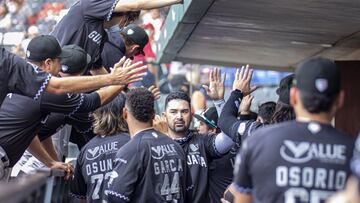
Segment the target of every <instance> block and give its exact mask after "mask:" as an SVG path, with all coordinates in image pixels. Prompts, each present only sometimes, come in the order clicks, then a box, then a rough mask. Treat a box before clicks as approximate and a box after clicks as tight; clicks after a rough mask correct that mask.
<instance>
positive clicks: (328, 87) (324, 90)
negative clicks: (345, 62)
mask: <svg viewBox="0 0 360 203" xmlns="http://www.w3.org/2000/svg"><path fill="white" fill-rule="evenodd" d="M294 85H295V86H296V87H297V88H299V89H300V90H301V91H304V92H307V93H310V94H315V95H323V96H334V95H337V94H338V93H339V91H340V70H339V68H338V67H337V65H336V64H335V63H334V62H333V61H331V60H329V59H325V58H313V59H309V60H307V61H305V62H303V63H301V64H300V65H299V67H298V68H297V69H296V71H295V80H294Z"/></svg>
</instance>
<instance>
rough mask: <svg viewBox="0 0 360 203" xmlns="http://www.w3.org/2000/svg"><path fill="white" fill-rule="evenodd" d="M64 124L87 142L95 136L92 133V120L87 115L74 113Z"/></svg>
mask: <svg viewBox="0 0 360 203" xmlns="http://www.w3.org/2000/svg"><path fill="white" fill-rule="evenodd" d="M66 123H67V124H69V125H71V126H72V127H73V130H74V129H75V131H76V133H77V134H80V135H81V136H83V137H84V138H85V139H86V141H87V142H88V141H89V140H91V139H92V138H93V137H94V136H95V134H94V133H93V129H94V127H93V118H92V117H91V115H90V114H89V113H76V114H74V115H72V116H67V117H66Z"/></svg>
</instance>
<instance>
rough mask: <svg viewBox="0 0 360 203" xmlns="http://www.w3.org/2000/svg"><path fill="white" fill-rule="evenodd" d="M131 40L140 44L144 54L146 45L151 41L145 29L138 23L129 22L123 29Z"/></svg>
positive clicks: (141, 51)
mask: <svg viewBox="0 0 360 203" xmlns="http://www.w3.org/2000/svg"><path fill="white" fill-rule="evenodd" d="M121 33H123V34H124V35H126V36H127V37H128V38H129V39H130V40H131V41H133V42H134V43H135V44H137V45H139V46H140V53H141V54H142V55H144V51H143V49H144V47H145V45H146V44H147V43H148V42H149V37H148V35H147V33H146V32H145V30H144V29H143V28H141V27H140V26H138V25H136V24H129V25H127V26H126V27H124V28H123V29H122V30H121Z"/></svg>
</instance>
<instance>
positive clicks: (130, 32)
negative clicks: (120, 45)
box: [126, 29, 134, 35]
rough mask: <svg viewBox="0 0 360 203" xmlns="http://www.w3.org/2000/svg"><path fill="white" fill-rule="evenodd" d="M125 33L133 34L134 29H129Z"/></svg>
mask: <svg viewBox="0 0 360 203" xmlns="http://www.w3.org/2000/svg"><path fill="white" fill-rule="evenodd" d="M126 34H127V35H132V34H134V30H132V29H129V30H128V31H127V32H126Z"/></svg>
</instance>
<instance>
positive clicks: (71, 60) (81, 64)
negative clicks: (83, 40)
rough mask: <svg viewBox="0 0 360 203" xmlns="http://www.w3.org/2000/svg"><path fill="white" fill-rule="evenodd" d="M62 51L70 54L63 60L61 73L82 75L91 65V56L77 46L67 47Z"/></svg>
mask: <svg viewBox="0 0 360 203" xmlns="http://www.w3.org/2000/svg"><path fill="white" fill-rule="evenodd" d="M62 50H63V51H64V52H66V53H68V55H67V56H65V57H62V58H61V72H63V73H69V74H76V73H82V72H84V71H85V69H86V67H88V65H89V63H91V56H90V55H89V54H87V53H86V51H85V50H84V49H83V48H81V47H79V46H77V45H75V44H71V45H66V46H64V47H63V48H62Z"/></svg>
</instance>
